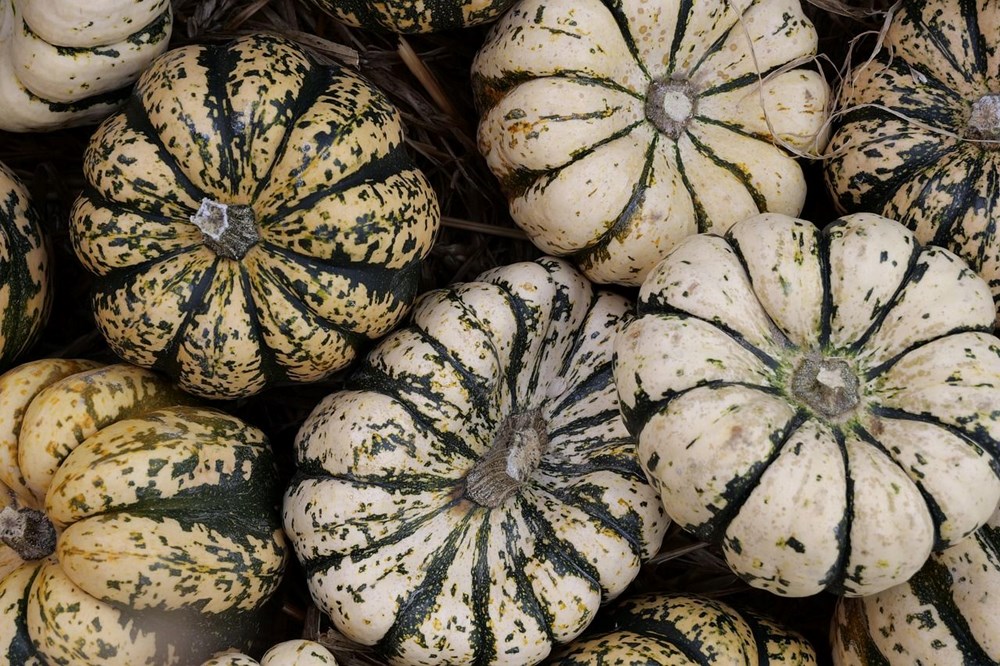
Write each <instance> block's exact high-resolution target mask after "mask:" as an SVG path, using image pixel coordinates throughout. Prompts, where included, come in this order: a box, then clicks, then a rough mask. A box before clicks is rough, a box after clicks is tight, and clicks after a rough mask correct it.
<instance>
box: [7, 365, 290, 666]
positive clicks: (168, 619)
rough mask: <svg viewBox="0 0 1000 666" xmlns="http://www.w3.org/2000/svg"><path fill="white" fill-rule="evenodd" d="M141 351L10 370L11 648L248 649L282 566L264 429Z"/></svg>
mask: <svg viewBox="0 0 1000 666" xmlns="http://www.w3.org/2000/svg"><path fill="white" fill-rule="evenodd" d="M188 402H190V398H188V397H187V396H186V395H185V394H184V393H182V392H180V391H179V390H178V389H176V388H175V387H173V386H172V385H170V384H168V383H166V382H164V381H163V380H162V379H160V378H159V377H158V376H156V375H154V374H153V373H151V372H149V371H147V370H142V369H140V368H135V367H132V366H128V365H111V366H105V367H98V366H97V365H96V364H94V363H91V362H89V361H61V360H42V361H35V362H33V363H28V364H25V365H22V366H19V367H17V368H15V369H13V370H11V371H9V372H7V373H6V374H4V375H3V376H2V377H0V497H3V500H2V501H0V505H2V507H3V508H2V510H0V663H4V664H18V665H21V666H56V665H57V664H58V665H59V666H94V665H95V664H122V665H123V666H124V665H127V666H174V665H177V666H188V665H189V664H192V663H201V662H202V661H203V660H204V659H206V658H207V657H209V656H210V655H212V654H213V653H216V652H218V651H219V650H221V649H223V648H227V647H232V646H234V645H235V646H237V647H239V648H241V649H249V648H250V647H251V645H252V641H255V640H257V638H256V637H257V635H258V633H259V632H260V631H261V629H262V626H263V625H262V622H264V620H265V617H264V609H265V608H266V606H265V604H266V602H267V601H268V599H269V597H270V596H271V593H272V592H273V591H274V590H275V589H276V587H277V585H278V583H279V582H280V580H281V575H282V572H283V569H284V564H285V559H286V547H285V544H284V537H283V534H282V532H281V527H280V521H279V516H278V506H277V504H278V499H279V498H280V494H281V490H280V488H279V487H278V483H277V480H276V478H275V477H276V469H275V465H274V461H273V458H272V454H271V451H270V448H269V446H268V443H267V440H266V439H265V438H264V435H263V433H261V432H260V431H258V430H257V429H255V428H252V427H250V426H248V425H246V424H245V423H243V422H241V421H238V420H236V419H234V418H232V417H230V416H227V415H224V414H222V413H221V412H217V411H215V410H210V409H204V408H198V407H194V406H190V405H188V404H185V403H188Z"/></svg>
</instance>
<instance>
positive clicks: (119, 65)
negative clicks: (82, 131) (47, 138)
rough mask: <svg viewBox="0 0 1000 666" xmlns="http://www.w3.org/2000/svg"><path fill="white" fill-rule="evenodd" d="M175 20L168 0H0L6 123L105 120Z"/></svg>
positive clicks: (2, 123)
mask: <svg viewBox="0 0 1000 666" xmlns="http://www.w3.org/2000/svg"><path fill="white" fill-rule="evenodd" d="M172 25H173V17H172V14H171V9H170V2H169V1H168V0H0V130H7V131H13V132H32V131H42V130H52V129H57V128H60V127H71V126H74V125H83V124H87V123H93V122H97V121H99V120H101V119H102V118H104V117H105V116H106V115H108V114H109V113H111V112H112V111H114V110H115V109H116V108H117V107H119V106H121V104H122V103H123V102H124V101H125V98H126V97H127V96H128V92H129V91H128V86H129V85H131V84H132V82H133V81H135V79H136V78H137V77H138V76H139V74H140V73H141V72H142V70H143V69H145V68H146V67H147V66H148V65H149V63H150V61H151V60H152V59H153V58H155V57H156V56H157V55H159V54H160V53H163V52H164V51H165V50H166V49H167V43H168V42H169V41H170V32H171V26H172Z"/></svg>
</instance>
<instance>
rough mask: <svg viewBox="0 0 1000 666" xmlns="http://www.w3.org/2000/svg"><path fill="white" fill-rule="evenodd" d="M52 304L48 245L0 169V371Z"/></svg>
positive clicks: (20, 188)
mask: <svg viewBox="0 0 1000 666" xmlns="http://www.w3.org/2000/svg"><path fill="white" fill-rule="evenodd" d="M0 116H2V112H0ZM51 305H52V288H51V285H50V284H49V252H48V243H47V242H46V240H45V237H44V236H43V235H42V227H41V224H40V221H39V219H38V213H36V212H35V209H34V208H33V207H32V205H31V201H30V199H29V198H28V192H27V190H25V188H24V185H22V184H21V182H20V181H19V180H18V179H17V177H16V176H15V175H14V174H13V173H11V172H10V170H9V169H7V167H5V166H4V165H3V164H0V317H2V321H0V369H6V368H7V367H9V366H10V365H11V363H12V362H13V361H14V359H15V358H17V357H18V356H19V355H20V354H21V353H22V352H24V351H26V350H27V349H28V347H30V346H31V344H32V343H33V342H34V341H35V338H36V337H37V336H38V333H39V332H40V331H41V329H42V326H44V325H45V322H46V320H47V319H48V316H49V309H50V308H51Z"/></svg>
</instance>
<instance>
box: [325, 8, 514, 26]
mask: <svg viewBox="0 0 1000 666" xmlns="http://www.w3.org/2000/svg"><path fill="white" fill-rule="evenodd" d="M514 1H515V0H375V1H372V0H312V2H313V4H315V5H316V6H317V7H319V8H320V9H322V10H323V11H325V12H328V13H329V14H331V15H333V16H336V17H337V18H338V19H340V20H341V21H343V22H344V23H347V24H348V25H353V26H357V27H362V28H369V29H374V30H388V31H390V32H402V33H422V32H438V31H440V30H455V29H458V28H465V27H469V26H473V25H480V24H482V23H488V22H489V21H492V20H494V19H495V18H496V17H497V16H499V15H500V14H502V13H503V12H504V10H506V9H507V8H508V7H510V6H511V5H512V4H513V3H514Z"/></svg>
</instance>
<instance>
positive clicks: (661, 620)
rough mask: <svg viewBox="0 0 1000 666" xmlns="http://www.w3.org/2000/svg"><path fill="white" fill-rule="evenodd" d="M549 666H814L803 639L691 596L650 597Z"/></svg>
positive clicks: (627, 606)
mask: <svg viewBox="0 0 1000 666" xmlns="http://www.w3.org/2000/svg"><path fill="white" fill-rule="evenodd" d="M549 663H550V666H610V665H612V664H613V665H614V666H652V665H654V664H660V665H663V666H688V665H693V664H719V665H720V666H722V665H727V664H733V665H735V664H754V665H755V666H770V665H771V664H780V665H781V666H810V665H814V664H816V663H817V662H816V652H815V651H814V650H813V648H812V646H811V645H810V644H809V643H808V642H807V641H806V640H805V639H804V638H802V636H800V635H798V634H797V633H795V632H793V631H789V630H788V629H785V628H784V627H782V626H780V625H778V624H776V623H775V622H773V621H771V620H769V619H767V618H764V617H762V616H760V615H757V614H755V613H751V612H740V611H738V610H736V609H735V608H733V607H732V606H730V605H728V604H725V603H722V602H719V601H713V600H711V599H705V598H702V597H698V596H694V595H688V594H646V595H643V596H639V597H633V598H631V599H628V600H626V601H624V602H622V603H621V604H619V605H618V606H616V607H615V608H614V609H612V610H611V612H609V613H607V614H606V615H605V616H604V617H603V618H602V619H600V620H598V622H597V623H595V626H594V627H592V628H591V629H590V630H588V632H587V635H586V636H584V637H583V638H581V639H579V640H577V641H574V642H573V643H572V644H571V645H569V646H568V647H566V648H565V649H563V650H562V651H561V652H560V653H559V654H558V655H557V656H556V658H555V659H553V660H552V661H551V662H549Z"/></svg>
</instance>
